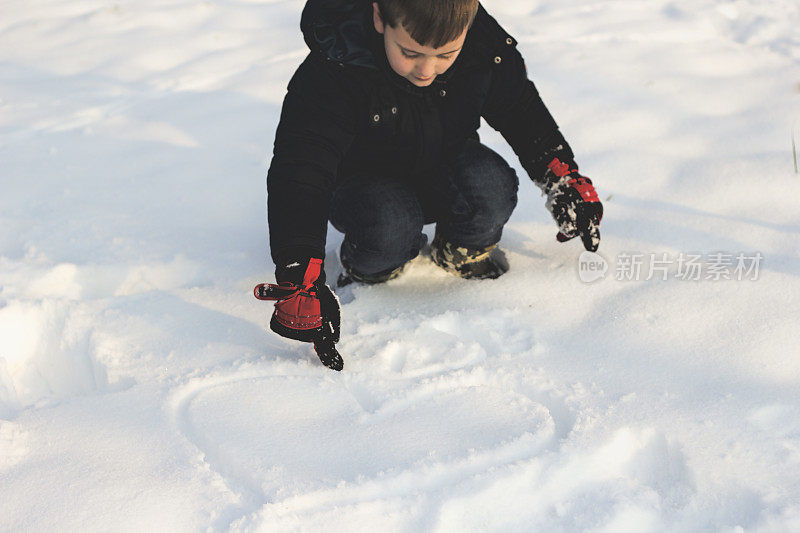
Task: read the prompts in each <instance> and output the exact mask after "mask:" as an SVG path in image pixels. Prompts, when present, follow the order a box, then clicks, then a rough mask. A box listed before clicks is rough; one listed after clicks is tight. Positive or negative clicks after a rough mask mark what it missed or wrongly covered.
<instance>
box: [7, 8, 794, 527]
mask: <svg viewBox="0 0 800 533" xmlns="http://www.w3.org/2000/svg"><path fill="white" fill-rule="evenodd" d="M302 5H303V2H301V1H299V0H291V1H278V0H274V1H273V0H263V1H259V0H220V1H213V2H212V1H196V0H195V1H190V0H160V1H155V0H138V1H136V2H134V1H132V0H120V1H117V2H112V1H108V0H85V1H81V2H76V1H68V0H26V1H22V0H4V1H3V2H2V5H0V530H3V531H6V530H8V531H22V530H39V531H51V530H72V531H98V530H109V529H112V530H118V529H119V530H136V531H141V530H143V529H144V528H149V529H150V530H156V531H192V530H197V529H201V530H202V529H206V528H208V529H211V530H214V531H219V530H228V529H233V530H246V531H261V530H265V531H273V530H280V531H284V530H322V529H325V530H328V531H348V532H349V531H389V530H390V531H429V530H436V531H464V530H472V531H607V532H622V531H634V532H643V531H730V532H733V531H742V530H744V531H800V496H799V495H800V357H798V352H799V350H798V342H797V339H798V336H797V323H798V320H799V319H800V215H799V214H798V209H797V198H798V195H799V194H800V175H798V174H795V173H794V165H793V161H792V148H791V136H792V130H793V128H794V134H795V136H796V137H797V138H798V141H800V32H799V31H798V28H800V3H798V2H797V1H796V0H759V1H757V0H671V1H670V0H640V1H637V2H632V1H622V0H617V1H608V2H596V1H591V0H566V1H556V0H533V1H525V2H523V1H519V0H486V3H485V5H486V7H487V8H488V9H489V11H490V12H491V13H493V14H494V15H495V16H496V17H497V18H498V19H499V20H500V22H501V23H502V24H504V25H505V26H506V27H507V29H508V30H509V31H510V32H511V33H512V34H514V35H515V36H516V37H518V38H519V41H520V48H521V50H522V52H523V53H524V55H525V56H526V58H527V62H528V70H529V72H530V73H531V75H532V76H533V77H534V79H535V80H536V82H537V84H538V86H539V89H540V91H541V93H542V95H543V96H544V98H545V100H546V101H547V102H548V104H549V106H550V108H551V110H552V112H553V113H554V115H555V116H556V117H557V119H558V120H559V122H560V124H561V125H562V129H563V130H564V132H565V134H566V135H567V137H568V138H569V139H570V140H571V142H572V144H573V147H574V148H575V150H576V152H577V153H578V154H579V162H580V163H581V164H582V168H583V170H584V172H585V173H587V174H588V175H590V176H592V177H593V178H594V179H595V183H596V184H597V185H598V190H599V192H600V195H601V197H602V198H603V199H604V201H605V206H606V215H605V218H604V220H603V226H602V232H603V233H602V234H603V242H602V244H601V248H600V252H601V253H602V255H603V256H604V257H605V259H606V260H607V261H608V265H609V271H608V272H607V274H606V277H605V279H601V280H598V281H596V282H594V283H591V284H588V283H583V282H581V281H580V280H579V276H578V257H579V255H580V252H581V246H580V244H579V243H577V242H570V243H569V244H566V245H564V244H559V243H557V242H556V241H555V239H554V236H555V227H554V225H553V223H552V222H551V221H550V220H549V218H548V217H549V215H548V214H547V213H546V212H545V210H544V207H543V200H542V198H541V197H540V196H539V195H538V194H537V193H536V191H535V188H534V187H533V186H532V185H530V184H528V183H523V187H522V189H521V198H520V205H519V207H518V208H517V210H516V212H515V214H514V217H513V218H512V220H511V222H510V223H509V225H508V228H507V231H506V233H505V235H504V239H503V242H502V244H503V246H504V247H505V249H506V250H507V253H508V256H509V259H510V262H511V265H512V270H511V271H510V272H509V273H508V274H507V275H506V276H504V277H503V278H501V279H499V280H497V281H493V282H478V283H471V282H466V281H463V280H460V279H456V278H454V277H451V276H449V275H447V274H445V273H443V272H440V271H438V270H437V269H436V268H435V267H434V266H433V265H432V264H431V263H430V262H429V260H428V259H426V258H419V259H417V260H415V262H414V263H413V264H412V265H411V267H410V268H409V269H408V271H407V272H406V273H405V274H404V275H403V276H402V277H401V278H399V279H397V280H395V281H392V282H390V283H387V284H385V285H384V286H375V287H362V288H356V289H354V290H353V294H351V295H349V296H351V297H352V301H350V303H347V304H345V305H344V307H343V314H344V323H343V340H342V342H341V343H340V345H339V347H340V350H341V352H342V353H343V354H344V356H345V363H346V367H345V371H344V372H342V373H341V374H339V373H334V372H331V371H329V370H327V369H325V368H323V367H322V366H321V365H320V364H319V362H318V361H317V359H316V357H315V356H314V354H313V351H312V350H311V349H310V347H308V346H307V345H300V344H297V343H293V342H291V341H286V340H283V339H281V338H279V337H277V336H275V335H273V334H271V333H269V332H268V331H267V320H268V316H269V313H270V309H271V308H270V306H269V305H268V304H264V303H262V302H258V301H256V300H255V299H253V297H252V294H251V290H252V287H253V285H254V284H255V283H256V282H259V281H268V280H270V279H271V273H272V268H273V266H272V265H271V264H270V262H269V259H268V248H267V238H266V225H265V201H264V193H265V184H264V181H265V180H264V178H265V172H266V168H267V165H268V161H269V154H270V152H271V145H272V136H273V132H274V128H275V125H276V121H277V117H278V113H279V110H280V103H281V101H282V97H283V91H284V87H285V84H286V82H287V80H288V78H289V76H290V75H291V73H292V71H293V69H294V68H295V66H296V65H297V64H298V63H299V62H300V60H301V59H302V57H303V56H304V54H305V47H304V45H303V42H302V39H301V37H300V34H299V31H298V28H297V26H298V21H299V13H300V10H301V8H302ZM482 134H483V138H484V140H485V141H486V142H488V143H489V144H490V145H491V146H493V147H494V148H495V149H497V150H499V151H500V152H501V153H503V154H504V155H506V156H508V157H509V158H510V159H511V160H513V161H514V163H515V164H516V160H514V159H513V155H512V154H511V151H510V149H509V148H508V147H507V146H506V145H504V144H503V142H502V140H501V139H500V138H499V136H498V135H496V134H494V133H493V132H491V131H485V130H484V131H482ZM340 241H341V236H340V235H338V234H336V232H334V231H333V230H331V234H330V238H329V250H330V252H331V254H330V255H335V254H333V250H334V249H335V248H336V245H337V244H338V243H339V242H340ZM716 252H723V253H725V254H732V255H733V256H734V257H735V256H736V255H738V254H740V253H741V254H744V255H745V256H746V257H753V256H754V254H756V253H761V254H762V256H763V260H762V261H761V263H760V264H759V266H760V269H759V271H758V279H757V280H751V279H743V280H737V279H733V280H719V281H714V280H713V279H705V278H706V277H707V276H711V277H714V276H713V270H712V269H713V268H714V265H713V263H714V260H713V255H710V254H714V253H716ZM681 253H683V254H685V255H687V256H688V254H691V253H694V254H703V256H702V259H701V261H702V262H701V267H702V268H703V269H704V270H703V271H702V279H701V280H700V281H689V280H684V279H681V278H680V277H676V276H677V275H678V274H679V273H678V272H677V271H676V268H677V266H678V264H677V259H678V258H679V257H680V255H681ZM621 254H628V256H631V257H632V256H636V255H637V254H644V255H642V256H640V257H639V258H640V259H642V260H643V267H642V273H641V276H639V279H638V280H635V279H634V280H627V279H617V278H618V277H622V278H625V277H628V275H629V274H630V275H631V277H636V276H635V273H632V272H630V271H626V270H625V269H623V267H624V265H625V263H624V261H625V258H626V256H625V255H621ZM649 254H656V258H659V259H663V256H662V254H667V260H668V263H669V267H670V270H669V271H668V273H667V275H668V279H667V280H663V279H661V277H662V274H661V273H660V272H656V273H655V275H654V276H653V279H650V280H649V281H648V280H646V278H647V277H648V274H649V269H648V266H649V265H650V264H652V257H651V256H650V255H649ZM731 271H733V268H732V267H731V268H729V269H728V271H726V272H727V273H731ZM723 273H725V272H723ZM734 274H735V273H734ZM732 277H734V278H735V277H736V276H735V275H732Z"/></svg>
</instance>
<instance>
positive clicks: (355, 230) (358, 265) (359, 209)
mask: <svg viewBox="0 0 800 533" xmlns="http://www.w3.org/2000/svg"><path fill="white" fill-rule="evenodd" d="M518 187H519V180H518V179H517V174H516V172H514V169H512V168H511V167H510V166H509V165H508V163H506V161H505V160H504V159H503V158H502V157H500V155H499V154H497V153H496V152H494V151H493V150H491V149H489V148H487V147H486V146H484V145H482V144H481V143H480V142H478V141H474V140H469V141H467V143H466V145H465V148H464V150H463V151H462V152H461V153H460V154H458V155H457V156H456V157H454V158H453V160H451V161H448V162H446V163H445V164H443V165H442V166H441V169H440V171H439V175H438V176H427V177H422V178H420V179H418V180H413V181H412V182H403V181H399V180H393V179H387V178H383V177H380V176H372V175H368V174H363V175H357V176H352V177H350V178H349V179H346V180H344V182H343V183H342V184H341V185H340V186H339V187H337V189H336V190H335V191H334V193H333V198H332V199H331V209H330V220H331V223H332V224H333V226H334V227H335V228H336V229H337V230H339V231H341V232H342V233H344V235H345V237H344V242H343V243H342V250H341V254H342V262H343V263H346V264H347V265H348V266H349V267H350V268H352V269H353V270H355V271H356V272H358V273H361V274H365V275H379V274H382V273H386V272H390V271H392V270H394V269H395V268H397V267H399V266H400V265H402V264H404V263H406V262H407V261H410V260H411V259H414V258H415V257H416V256H417V255H418V254H419V252H420V250H421V249H422V247H423V246H425V243H426V242H427V237H426V236H425V235H424V234H423V233H422V226H423V225H424V224H426V223H431V222H436V233H437V235H440V236H441V237H442V238H444V239H445V240H446V241H449V242H451V243H453V244H456V245H459V246H465V247H468V248H484V247H487V246H490V245H492V244H496V243H497V242H498V241H500V236H501V235H502V232H503V226H504V225H505V223H506V222H508V219H509V217H510V216H511V212H512V211H513V210H514V207H516V205H517V189H518Z"/></svg>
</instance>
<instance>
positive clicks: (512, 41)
mask: <svg viewBox="0 0 800 533" xmlns="http://www.w3.org/2000/svg"><path fill="white" fill-rule="evenodd" d="M506 44H514V40H513V39H512V38H511V37H509V38H508V39H506Z"/></svg>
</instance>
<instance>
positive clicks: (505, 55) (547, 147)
mask: <svg viewBox="0 0 800 533" xmlns="http://www.w3.org/2000/svg"><path fill="white" fill-rule="evenodd" d="M501 31H502V30H501ZM503 33H505V32H503ZM502 38H503V41H504V43H505V44H506V47H505V48H504V49H501V51H498V55H497V56H496V57H495V59H494V62H495V65H494V67H493V68H494V70H493V73H492V81H491V85H490V88H489V93H488V95H487V98H486V101H485V105H484V109H483V113H482V114H483V118H484V119H486V122H487V123H488V124H489V125H490V126H491V127H493V128H494V129H496V130H498V131H499V132H500V133H501V134H502V135H503V137H504V138H505V139H506V141H507V142H508V144H509V145H511V148H512V149H513V150H514V152H515V153H516V154H517V156H518V157H519V159H520V162H521V163H522V166H523V168H525V170H526V171H527V172H528V175H529V176H530V178H531V179H532V180H533V181H534V182H535V183H537V184H542V182H543V180H544V176H545V172H546V170H547V163H549V162H550V161H552V159H553V158H554V157H558V158H559V159H561V160H562V161H569V162H570V163H574V157H575V156H574V154H573V153H572V149H571V148H570V146H569V144H568V143H567V141H566V140H565V139H564V136H563V135H562V134H561V132H560V131H559V129H558V125H557V124H556V121H555V120H554V119H553V116H552V115H551V114H550V111H548V109H547V107H546V106H545V105H544V102H543V101H542V99H541V97H540V96H539V92H538V91H537V90H536V87H535V86H534V85H533V82H531V81H530V80H529V79H528V76H527V72H526V69H525V63H524V61H523V59H522V55H521V54H520V53H519V51H518V50H517V48H516V46H514V44H515V42H514V41H513V39H512V38H511V37H509V36H508V35H507V34H505V35H503V36H502ZM571 168H574V169H577V165H575V166H572V167H571Z"/></svg>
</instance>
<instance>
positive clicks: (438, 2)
mask: <svg viewBox="0 0 800 533" xmlns="http://www.w3.org/2000/svg"><path fill="white" fill-rule="evenodd" d="M377 2H378V9H379V10H380V14H381V18H382V19H383V23H384V24H388V25H389V26H391V27H392V28H396V27H397V25H398V24H402V25H403V28H405V30H406V31H407V32H408V33H409V35H411V38H412V39H414V40H415V41H417V42H418V43H420V44H421V45H425V46H431V47H433V48H441V47H442V46H444V45H445V44H447V43H449V42H451V41H454V40H455V39H456V38H457V37H458V36H459V35H461V32H463V31H464V28H467V27H469V26H470V25H471V24H472V21H473V20H474V19H475V14H476V13H477V12H478V0H377Z"/></svg>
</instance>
